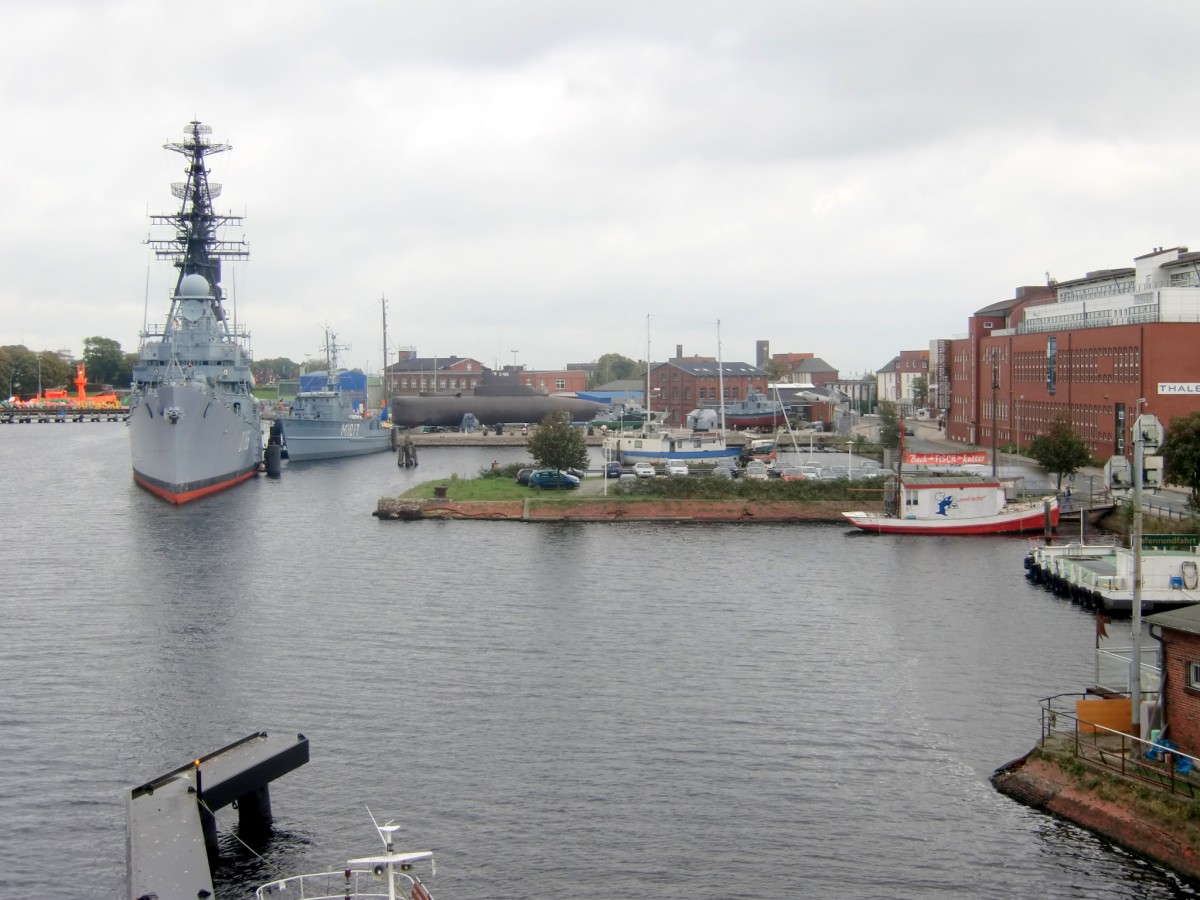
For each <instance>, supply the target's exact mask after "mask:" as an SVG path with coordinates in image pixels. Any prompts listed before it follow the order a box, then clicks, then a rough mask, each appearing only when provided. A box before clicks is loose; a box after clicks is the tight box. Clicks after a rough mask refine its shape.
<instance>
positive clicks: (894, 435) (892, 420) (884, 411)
mask: <svg viewBox="0 0 1200 900" xmlns="http://www.w3.org/2000/svg"><path fill="white" fill-rule="evenodd" d="M879 445H880V446H881V447H885V448H887V449H889V450H899V449H900V417H899V416H897V415H896V404H895V403H893V402H892V401H891V400H880V401H879Z"/></svg>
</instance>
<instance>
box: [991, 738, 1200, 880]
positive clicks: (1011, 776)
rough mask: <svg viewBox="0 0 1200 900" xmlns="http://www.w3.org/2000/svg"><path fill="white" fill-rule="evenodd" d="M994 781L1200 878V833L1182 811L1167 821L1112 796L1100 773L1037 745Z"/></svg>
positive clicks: (1047, 809)
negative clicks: (1087, 773)
mask: <svg viewBox="0 0 1200 900" xmlns="http://www.w3.org/2000/svg"><path fill="white" fill-rule="evenodd" d="M992 784H993V785H994V786H995V787H996V789H997V790H998V791H1000V793H1002V794H1004V795H1006V796H1008V797H1011V798H1012V799H1014V800H1016V801H1017V802H1019V803H1023V804H1025V805H1026V806H1030V807H1032V808H1034V809H1038V810H1042V811H1043V812H1048V813H1050V814H1052V815H1055V816H1058V817H1059V818H1062V819H1066V820H1067V821H1069V822H1073V823H1074V824H1076V825H1078V826H1080V827H1081V828H1086V829H1088V830H1089V831H1091V832H1094V833H1095V834H1098V835H1100V836H1101V837H1103V838H1106V839H1108V840H1110V841H1112V842H1113V843H1116V844H1120V845H1121V846H1123V847H1126V848H1127V849H1129V850H1132V851H1133V852H1134V853H1137V854H1139V855H1142V856H1145V857H1148V858H1150V859H1153V860H1154V861H1155V862H1157V863H1159V864H1161V865H1163V866H1166V867H1167V868H1169V869H1172V870H1173V871H1175V872H1178V873H1179V874H1181V875H1183V876H1184V877H1186V878H1188V879H1190V880H1193V881H1200V835H1198V834H1197V829H1196V827H1195V826H1194V825H1190V824H1189V823H1188V821H1187V819H1186V817H1185V816H1184V815H1183V813H1182V812H1181V814H1180V819H1179V821H1177V823H1176V824H1175V825H1174V826H1171V825H1165V824H1164V822H1163V819H1162V818H1161V817H1157V816H1152V815H1150V814H1149V813H1148V812H1147V811H1146V810H1144V809H1141V808H1139V807H1138V806H1137V805H1136V804H1129V803H1125V802H1121V801H1119V800H1116V799H1110V797H1112V796H1113V795H1112V793H1111V792H1109V791H1105V789H1104V786H1103V784H1102V783H1099V782H1098V781H1097V779H1096V778H1087V777H1083V778H1081V777H1078V776H1076V775H1073V774H1071V773H1069V772H1067V771H1065V770H1064V769H1063V768H1062V767H1061V766H1060V765H1059V764H1058V763H1056V762H1055V761H1054V760H1052V759H1046V758H1044V757H1042V756H1040V755H1039V754H1037V752H1036V751H1031V752H1030V753H1029V754H1028V755H1026V756H1024V757H1022V758H1021V759H1018V760H1015V761H1013V762H1011V763H1009V764H1008V765H1007V766H1005V767H1004V768H1002V769H1000V770H999V771H997V772H996V773H995V774H994V775H993V776H992ZM1106 794H1107V795H1108V796H1105V795H1106ZM1193 802H1194V801H1193Z"/></svg>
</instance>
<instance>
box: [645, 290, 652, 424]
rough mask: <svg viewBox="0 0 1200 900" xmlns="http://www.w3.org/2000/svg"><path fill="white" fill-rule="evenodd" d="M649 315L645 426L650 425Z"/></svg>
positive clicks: (648, 314)
mask: <svg viewBox="0 0 1200 900" xmlns="http://www.w3.org/2000/svg"><path fill="white" fill-rule="evenodd" d="M650 411H651V410H650V313H646V424H647V425H649V424H650V418H651V416H650Z"/></svg>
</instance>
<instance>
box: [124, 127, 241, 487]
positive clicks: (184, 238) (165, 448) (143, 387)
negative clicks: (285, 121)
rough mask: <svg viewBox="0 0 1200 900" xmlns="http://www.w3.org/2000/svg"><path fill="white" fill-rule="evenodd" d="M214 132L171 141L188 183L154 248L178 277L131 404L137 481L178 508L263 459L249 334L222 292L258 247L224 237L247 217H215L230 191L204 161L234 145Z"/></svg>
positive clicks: (151, 330) (163, 219)
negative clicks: (227, 262) (224, 271)
mask: <svg viewBox="0 0 1200 900" xmlns="http://www.w3.org/2000/svg"><path fill="white" fill-rule="evenodd" d="M211 132H212V129H211V128H209V127H208V126H207V125H202V124H201V123H199V122H191V123H189V124H188V125H187V127H186V128H185V129H184V133H185V134H186V135H187V137H186V138H185V139H184V140H183V141H182V142H180V143H177V144H166V145H165V149H167V150H172V151H174V152H176V153H179V154H181V155H182V156H183V157H184V158H185V159H186V160H187V168H186V169H185V171H186V172H187V178H188V180H187V181H185V182H182V183H178V184H173V185H171V190H172V193H174V195H175V196H176V197H178V198H179V199H180V201H181V204H182V205H181V206H180V209H179V212H177V213H173V214H165V215H153V216H151V217H150V218H151V222H152V224H154V225H165V226H169V227H170V228H171V229H172V234H171V235H170V236H169V237H165V238H161V239H159V238H151V239H149V240H147V243H148V244H150V245H151V246H152V247H154V250H155V255H156V256H157V257H158V258H159V259H170V260H172V261H173V263H174V265H175V267H176V268H178V269H179V278H178V280H177V281H176V285H175V291H174V293H173V294H172V296H171V304H170V308H169V309H168V311H167V317H166V321H165V322H164V323H163V324H161V325H155V326H150V325H147V326H146V328H145V330H144V331H143V332H142V336H141V337H142V340H141V348H140V350H139V353H138V360H137V363H136V364H135V365H134V367H133V385H132V393H131V396H130V404H129V444H130V449H131V451H132V455H133V477H134V479H135V480H136V481H137V483H138V484H140V485H141V486H142V487H144V488H146V490H148V491H150V492H152V493H154V494H157V495H158V496H159V497H162V498H163V499H165V500H169V501H170V502H172V503H187V502H188V501H190V500H196V499H198V498H200V497H204V496H206V495H208V494H213V493H216V492H217V491H220V490H224V489H225V488H229V487H232V486H233V485H235V484H239V483H240V482H242V481H245V480H246V479H248V478H250V477H252V476H253V475H254V474H255V473H256V472H257V471H258V470H259V466H260V463H261V461H262V455H263V448H262V427H261V424H260V421H259V414H258V403H257V401H256V400H255V399H254V395H253V394H252V393H251V389H252V388H253V385H254V376H253V375H252V374H251V373H250V363H251V359H250V353H249V351H248V349H247V344H246V342H247V340H248V338H249V334H248V333H247V332H245V331H243V330H239V329H238V328H237V326H235V325H231V324H230V322H229V318H228V315H227V313H226V310H225V306H224V303H223V289H222V286H221V260H222V259H244V258H246V257H247V256H249V250H248V249H247V247H246V244H245V242H244V241H227V240H223V239H221V238H220V237H219V236H218V231H219V229H221V228H222V227H223V226H226V225H240V224H241V217H240V216H231V215H217V214H216V213H214V212H213V207H212V201H213V199H214V198H215V197H217V196H218V195H219V194H220V192H221V186H220V185H219V184H210V183H209V181H208V170H207V167H206V165H205V157H206V156H207V155H210V154H213V153H221V152H223V151H225V150H228V149H229V145H227V144H213V143H211V142H210V141H209V139H208V135H209V134H211Z"/></svg>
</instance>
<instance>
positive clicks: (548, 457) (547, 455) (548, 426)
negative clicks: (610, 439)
mask: <svg viewBox="0 0 1200 900" xmlns="http://www.w3.org/2000/svg"><path fill="white" fill-rule="evenodd" d="M525 444H526V446H527V447H529V455H530V456H532V457H533V463H534V465H536V466H538V467H540V468H545V469H558V470H560V471H561V470H562V469H586V468H587V464H588V449H587V442H586V441H585V440H584V437H583V432H582V431H581V430H580V429H578V428H572V427H571V424H570V420H569V419H568V418H567V414H566V413H565V412H552V413H550V414H549V415H548V416H546V418H544V419H542V422H541V424H540V425H538V426H537V427H536V428H534V429H533V431H532V432H530V435H529V438H528V440H526V442H525Z"/></svg>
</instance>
